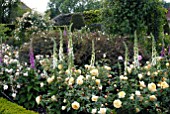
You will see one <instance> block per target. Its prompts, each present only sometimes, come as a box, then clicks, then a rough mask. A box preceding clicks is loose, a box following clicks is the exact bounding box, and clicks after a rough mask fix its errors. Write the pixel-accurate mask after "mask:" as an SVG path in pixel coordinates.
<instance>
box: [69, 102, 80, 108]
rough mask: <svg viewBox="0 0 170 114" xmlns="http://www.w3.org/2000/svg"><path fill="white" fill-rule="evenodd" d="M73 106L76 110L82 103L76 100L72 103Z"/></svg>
mask: <svg viewBox="0 0 170 114" xmlns="http://www.w3.org/2000/svg"><path fill="white" fill-rule="evenodd" d="M71 106H72V108H73V109H74V110H78V109H79V108H80V104H79V103H78V102H77V101H74V102H73V103H72V104H71Z"/></svg>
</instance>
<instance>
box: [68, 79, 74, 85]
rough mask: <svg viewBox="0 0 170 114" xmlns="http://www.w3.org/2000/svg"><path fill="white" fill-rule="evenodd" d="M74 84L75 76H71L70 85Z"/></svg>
mask: <svg viewBox="0 0 170 114" xmlns="http://www.w3.org/2000/svg"><path fill="white" fill-rule="evenodd" d="M72 84H74V78H73V77H71V78H69V81H68V85H72Z"/></svg>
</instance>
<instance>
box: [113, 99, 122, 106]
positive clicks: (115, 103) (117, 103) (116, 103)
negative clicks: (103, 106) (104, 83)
mask: <svg viewBox="0 0 170 114" xmlns="http://www.w3.org/2000/svg"><path fill="white" fill-rule="evenodd" d="M113 106H114V107H115V108H120V107H121V106H122V102H121V101H120V100H119V99H116V100H114V101H113Z"/></svg>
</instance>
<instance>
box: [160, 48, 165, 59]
mask: <svg viewBox="0 0 170 114" xmlns="http://www.w3.org/2000/svg"><path fill="white" fill-rule="evenodd" d="M164 56H165V48H164V46H162V50H161V57H164Z"/></svg>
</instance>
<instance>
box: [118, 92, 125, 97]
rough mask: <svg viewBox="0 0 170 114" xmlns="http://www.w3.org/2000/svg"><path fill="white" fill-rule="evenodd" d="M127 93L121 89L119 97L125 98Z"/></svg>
mask: <svg viewBox="0 0 170 114" xmlns="http://www.w3.org/2000/svg"><path fill="white" fill-rule="evenodd" d="M125 95H126V93H125V92H124V91H120V92H119V93H118V97H119V98H124V97H125Z"/></svg>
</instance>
